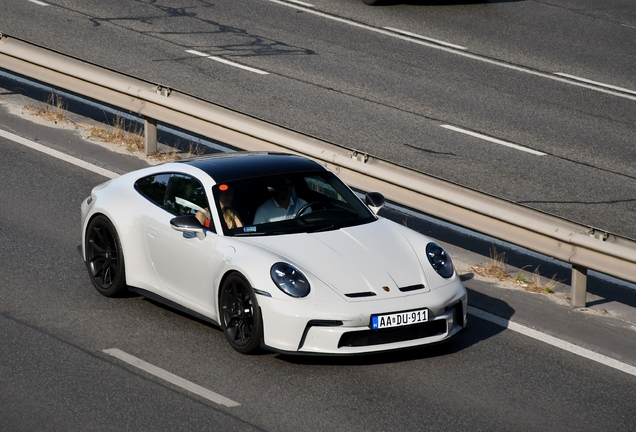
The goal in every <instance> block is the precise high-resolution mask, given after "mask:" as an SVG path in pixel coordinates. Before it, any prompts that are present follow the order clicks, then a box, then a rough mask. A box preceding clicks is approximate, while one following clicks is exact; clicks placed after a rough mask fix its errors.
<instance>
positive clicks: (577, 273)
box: [570, 265, 587, 308]
mask: <svg viewBox="0 0 636 432" xmlns="http://www.w3.org/2000/svg"><path fill="white" fill-rule="evenodd" d="M586 294H587V269H586V268H585V267H580V266H577V265H573V266H572V294H571V297H572V300H571V302H570V305H571V306H572V307H573V308H579V307H585V296H586Z"/></svg>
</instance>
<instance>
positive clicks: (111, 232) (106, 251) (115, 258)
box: [85, 215, 127, 297]
mask: <svg viewBox="0 0 636 432" xmlns="http://www.w3.org/2000/svg"><path fill="white" fill-rule="evenodd" d="M85 247H86V267H87V269H88V275H89V276H90V278H91V282H93V286H94V287H95V288H96V289H97V291H99V293H100V294H102V295H104V296H106V297H118V296H120V295H122V294H123V293H125V292H126V291H127V287H126V269H125V265H124V254H123V251H122V248H121V242H120V241H119V236H118V235H117V230H115V227H114V226H113V224H112V223H111V221H110V220H109V219H108V218H107V217H105V216H101V215H100V216H96V217H95V218H94V219H93V220H91V221H90V223H89V224H88V228H87V229H86V240H85Z"/></svg>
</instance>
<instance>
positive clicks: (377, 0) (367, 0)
mask: <svg viewBox="0 0 636 432" xmlns="http://www.w3.org/2000/svg"><path fill="white" fill-rule="evenodd" d="M381 1H382V0H362V3H364V4H368V5H378V4H380V2H381Z"/></svg>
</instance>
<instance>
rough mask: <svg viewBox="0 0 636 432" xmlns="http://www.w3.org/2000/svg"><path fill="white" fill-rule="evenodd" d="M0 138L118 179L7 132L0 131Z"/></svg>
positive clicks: (108, 173) (108, 172)
mask: <svg viewBox="0 0 636 432" xmlns="http://www.w3.org/2000/svg"><path fill="white" fill-rule="evenodd" d="M0 136H1V137H3V138H6V139H8V140H11V141H13V142H16V143H18V144H22V145H24V146H26V147H29V148H32V149H33V150H37V151H39V152H42V153H46V154H48V155H49V156H53V157H55V158H57V159H61V160H63V161H66V162H68V163H71V164H73V165H75V166H78V167H80V168H84V169H86V170H88V171H92V172H94V173H97V174H100V175H103V176H104V177H108V178H111V179H112V178H115V177H119V174H117V173H115V172H112V171H109V170H107V169H104V168H100V167H98V166H96V165H93V164H90V163H88V162H86V161H83V160H81V159H78V158H76V157H73V156H69V155H67V154H65V153H62V152H59V151H57V150H53V149H52V148H49V147H46V146H43V145H42V144H38V143H36V142H33V141H31V140H28V139H26V138H22V137H21V136H18V135H15V134H12V133H11V132H7V131H4V130H2V129H0Z"/></svg>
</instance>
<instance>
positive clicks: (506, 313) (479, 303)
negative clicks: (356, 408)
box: [276, 275, 515, 366]
mask: <svg viewBox="0 0 636 432" xmlns="http://www.w3.org/2000/svg"><path fill="white" fill-rule="evenodd" d="M468 277H470V275H469V276H468ZM467 290H468V304H469V305H470V306H473V307H477V308H478V309H482V310H484V308H487V310H488V312H489V313H492V314H495V315H497V316H498V317H501V318H505V319H510V317H512V315H513V314H514V312H515V311H514V309H513V308H512V307H510V305H508V304H507V303H506V302H504V301H503V300H500V299H496V298H493V297H490V296H487V295H484V294H482V293H479V292H477V291H474V290H471V289H467ZM504 330H505V328H503V327H501V326H499V325H496V324H493V323H490V322H488V321H486V320H484V319H482V318H478V317H476V316H474V315H471V314H470V313H469V315H468V325H467V327H466V328H465V329H464V330H462V331H460V332H459V333H458V334H457V335H455V337H453V338H452V339H450V340H448V341H446V342H442V343H438V344H433V345H425V346H422V347H417V348H407V349H402V350H396V351H389V352H383V353H377V354H359V355H351V356H326V355H325V356H318V355H291V354H276V358H277V359H278V360H281V361H284V362H286V363H293V364H298V365H324V366H332V365H341V366H368V365H374V364H386V363H401V362H408V361H415V360H425V359H428V358H435V357H440V356H448V355H453V354H456V353H459V352H461V351H464V350H466V349H468V348H470V347H472V346H473V345H477V344H479V343H482V342H483V341H485V340H487V339H490V338H491V337H494V336H496V335H498V334H499V333H501V332H503V331H504Z"/></svg>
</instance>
